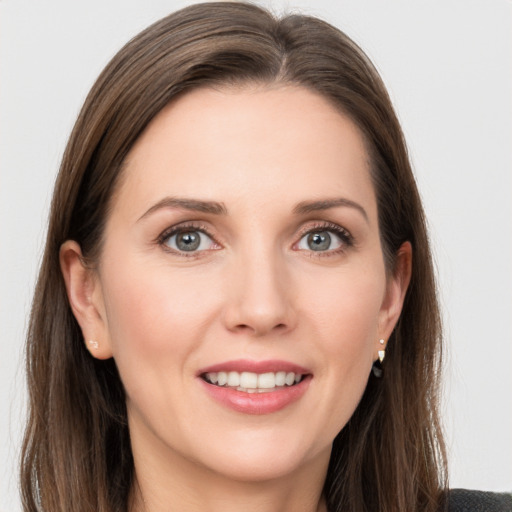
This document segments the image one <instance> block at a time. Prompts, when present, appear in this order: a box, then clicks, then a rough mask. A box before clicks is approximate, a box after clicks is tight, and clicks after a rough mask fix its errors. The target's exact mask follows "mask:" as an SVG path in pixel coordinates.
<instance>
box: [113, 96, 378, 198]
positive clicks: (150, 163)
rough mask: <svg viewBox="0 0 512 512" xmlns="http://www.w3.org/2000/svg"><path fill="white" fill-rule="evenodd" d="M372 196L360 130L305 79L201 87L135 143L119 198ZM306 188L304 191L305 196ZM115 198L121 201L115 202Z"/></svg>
mask: <svg viewBox="0 0 512 512" xmlns="http://www.w3.org/2000/svg"><path fill="white" fill-rule="evenodd" d="M165 194H167V195H173V196H174V195H183V196H187V197H194V198H199V199H205V200H217V201H218V200H221V201H234V202H237V201H238V202H240V201H251V200H254V201H259V202H260V203H262V202H263V203H264V202H266V201H265V200H266V199H267V200H268V202H271V201H272V200H276V199H280V201H282V202H283V203H286V201H288V200H290V201H295V202H298V201H301V200H304V199H314V198H315V196H318V197H324V196H326V195H339V194H342V195H348V196H351V198H352V199H353V200H358V201H368V200H370V201H371V200H372V199H373V186H372V184H371V179H370V173H369V162H368V154H367V151H366V148H365V143H364V140H363V137H362V135H361V133H360V130H359V129H358V128H357V126H356V125H355V124H354V123H353V122H352V121H351V120H350V118H349V117H348V116H346V115H344V114H342V113H341V112H340V111H339V110H338V109H336V108H334V107H333V106H332V105H331V104H330V103H329V102H328V101H327V100H325V99H324V98H323V97H322V96H320V95H319V94H316V93H314V92H311V91H309V90H307V89H305V88H301V87H296V86H294V87H292V86H280V87H275V88H269V87H263V86H259V87H257V86H252V87H243V88H240V87H239V88H236V89H221V90H214V89H209V88H208V89H207V88H204V89H197V90H194V91H192V92H190V93H187V94H185V95H184V96H182V97H180V98H179V99H177V100H176V101H173V102H172V103H170V104H169V105H168V106H167V107H165V108H164V109H163V110H162V111H161V112H160V113H159V114H158V115H157V116H156V117H155V118H154V119H153V121H152V122H151V123H150V125H149V126H148V127H147V129H146V130H145V132H144V133H143V134H142V135H141V137H140V138H139V139H138V140H137V142H136V143H135V145H134V147H133V148H132V150H131V151H130V153H129V155H128V157H127V159H126V162H125V170H124V176H123V180H122V183H121V184H120V190H118V194H117V199H119V200H120V201H121V200H123V198H124V199H125V200H127V201H128V202H129V204H131V205H132V206H133V207H134V208H135V205H136V204H138V203H141V204H143V203H144V204H149V203H150V202H151V201H154V200H156V199H158V196H162V195H165ZM305 196H307V197H305ZM115 202H117V201H116V200H115V201H114V207H115Z"/></svg>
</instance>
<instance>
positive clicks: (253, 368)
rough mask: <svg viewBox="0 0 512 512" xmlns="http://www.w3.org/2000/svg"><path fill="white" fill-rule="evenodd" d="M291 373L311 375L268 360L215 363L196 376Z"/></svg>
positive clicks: (290, 364) (302, 368) (292, 365)
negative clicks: (206, 374)
mask: <svg viewBox="0 0 512 512" xmlns="http://www.w3.org/2000/svg"><path fill="white" fill-rule="evenodd" d="M280 371H281V372H283V371H284V372H293V373H295V374H301V375H306V374H309V373H311V372H310V371H309V370H307V369H306V368H304V367H303V366H300V365H298V364H295V363H291V362H289V361H280V360H278V359H269V360H266V361H253V360H251V359H235V360H232V361H225V362H223V363H216V364H213V365H211V366H208V367H206V368H202V369H201V370H199V372H198V375H203V374H205V373H211V372H239V373H241V372H252V373H268V372H280Z"/></svg>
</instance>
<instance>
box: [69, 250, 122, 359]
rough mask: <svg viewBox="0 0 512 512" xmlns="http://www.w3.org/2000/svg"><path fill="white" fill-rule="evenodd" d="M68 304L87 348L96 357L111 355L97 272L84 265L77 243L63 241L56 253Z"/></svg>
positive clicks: (103, 357) (108, 356)
mask: <svg viewBox="0 0 512 512" xmlns="http://www.w3.org/2000/svg"><path fill="white" fill-rule="evenodd" d="M59 259H60V268H61V271H62V275H63V276H64V282H65V283H66V291H67V294H68V300H69V304H70V306H71V310H72V311H73V315H74V316H75V318H76V320H77V322H78V324H79V325H80V328H81V330H82V334H83V337H84V341H85V345H86V347H87V350H89V352H90V353H91V355H92V356H94V357H95V358H97V359H108V358H110V357H112V349H111V344H110V336H109V330H108V323H107V318H106V314H105V307H104V302H103V293H102V290H101V284H100V281H99V277H98V274H97V272H96V271H95V270H94V269H91V268H89V267H87V265H86V263H85V261H84V258H83V257H82V251H81V249H80V246H79V245H78V243H76V242H75V241H73V240H68V241H66V242H64V243H63V244H62V246H61V248H60V252H59Z"/></svg>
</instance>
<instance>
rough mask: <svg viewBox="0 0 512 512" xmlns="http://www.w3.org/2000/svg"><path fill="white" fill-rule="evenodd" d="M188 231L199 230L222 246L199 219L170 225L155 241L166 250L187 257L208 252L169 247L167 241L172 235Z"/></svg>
mask: <svg viewBox="0 0 512 512" xmlns="http://www.w3.org/2000/svg"><path fill="white" fill-rule="evenodd" d="M187 231H198V232H200V233H202V234H204V235H206V236H207V237H208V238H210V239H211V240H212V242H213V243H214V244H216V245H217V246H218V248H220V247H221V244H220V243H219V242H218V241H217V239H216V237H215V236H214V235H213V234H212V233H211V232H210V230H209V229H208V228H207V227H206V226H205V225H204V224H203V223H201V222H197V221H186V222H182V223H179V224H175V225H173V226H170V227H168V228H166V229H165V230H164V231H162V233H161V234H160V235H158V237H157V238H156V240H155V242H156V243H157V244H158V245H160V246H161V247H162V248H163V249H164V250H165V251H168V252H172V253H173V254H177V255H179V256H184V257H187V258H191V257H198V256H199V255H200V254H201V253H204V252H206V250H201V251H190V252H189V253H187V252H186V251H180V250H178V249H174V248H172V247H169V246H168V245H167V244H166V243H165V242H166V241H167V240H169V238H170V237H172V236H174V235H178V234H180V233H184V232H187ZM210 250H216V249H210Z"/></svg>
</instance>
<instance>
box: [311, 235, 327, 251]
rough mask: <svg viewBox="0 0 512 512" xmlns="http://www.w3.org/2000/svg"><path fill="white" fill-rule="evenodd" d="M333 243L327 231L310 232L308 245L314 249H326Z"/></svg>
mask: <svg viewBox="0 0 512 512" xmlns="http://www.w3.org/2000/svg"><path fill="white" fill-rule="evenodd" d="M330 245H331V236H330V235H329V233H328V232H327V231H321V232H318V233H310V234H309V236H308V246H309V248H310V249H311V250H312V251H326V250H327V249H329V246H330Z"/></svg>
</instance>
